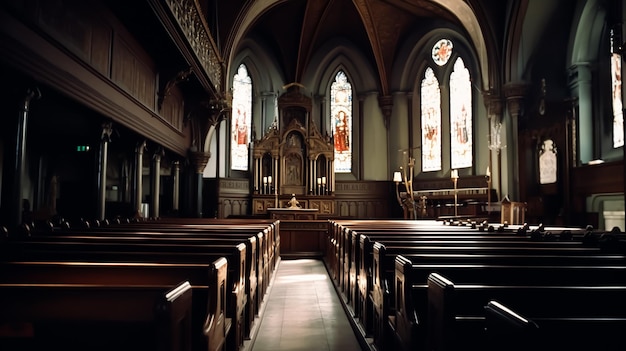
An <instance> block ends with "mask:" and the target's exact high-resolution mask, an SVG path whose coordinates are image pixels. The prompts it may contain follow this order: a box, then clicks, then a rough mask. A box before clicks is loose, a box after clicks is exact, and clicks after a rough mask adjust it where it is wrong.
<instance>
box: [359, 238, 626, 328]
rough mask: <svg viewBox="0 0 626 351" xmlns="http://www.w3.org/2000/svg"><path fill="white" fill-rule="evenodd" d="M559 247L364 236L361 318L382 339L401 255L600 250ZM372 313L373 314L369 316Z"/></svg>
mask: <svg viewBox="0 0 626 351" xmlns="http://www.w3.org/2000/svg"><path fill="white" fill-rule="evenodd" d="M559 244H560V243H558V242H531V241H526V240H524V238H520V241H511V242H498V241H490V240H489V238H486V239H485V240H479V241H467V242H458V241H457V242H453V241H450V242H449V243H432V245H431V242H430V241H420V242H418V241H396V242H393V241H392V242H390V243H388V245H383V244H381V243H380V242H374V243H372V242H371V241H370V238H369V237H368V236H361V251H360V253H359V255H360V257H359V260H360V261H359V266H358V267H359V279H358V281H357V285H358V291H359V294H358V299H357V300H358V301H359V304H360V306H361V314H360V315H361V318H362V320H363V321H364V322H365V323H367V324H365V326H366V328H370V329H369V330H372V331H373V333H374V337H375V338H376V339H380V338H381V335H382V334H381V333H382V332H383V329H384V325H385V323H386V322H385V321H386V317H385V313H386V312H385V311H388V308H390V306H391V305H392V304H393V290H394V285H393V283H391V284H390V282H392V281H393V270H394V268H393V258H394V257H395V256H396V255H398V254H407V255H410V254H412V253H433V252H434V253H439V254H448V253H457V254H469V253H472V254H482V253H485V254H488V253H491V254H503V255H507V254H517V255H527V256H534V255H538V254H540V253H544V254H550V255H566V254H572V253H575V254H577V255H581V254H582V255H588V254H591V253H596V254H597V253H598V252H599V251H598V250H599V249H597V248H591V247H583V246H582V245H580V244H579V243H564V244H566V245H559ZM570 244H572V245H570ZM412 245H418V246H412ZM455 245H457V246H455ZM504 245H507V246H504ZM568 245H569V246H568ZM561 246H565V247H561ZM370 252H371V254H370ZM618 262H619V261H618ZM425 266H428V264H425ZM355 267H356V265H355ZM370 312H371V313H373V315H370V314H368V313H370Z"/></svg>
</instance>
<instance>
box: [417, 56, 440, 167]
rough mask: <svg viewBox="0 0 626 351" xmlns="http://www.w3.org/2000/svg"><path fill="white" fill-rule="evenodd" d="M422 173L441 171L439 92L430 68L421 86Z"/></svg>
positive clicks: (437, 82)
mask: <svg viewBox="0 0 626 351" xmlns="http://www.w3.org/2000/svg"><path fill="white" fill-rule="evenodd" d="M421 87H422V89H421V92H420V93H421V101H422V107H421V110H422V172H430V171H440V170H441V90H440V89H439V81H438V80H437V77H435V72H434V71H433V69H432V68H430V67H428V68H426V72H425V73H424V79H423V80H422V85H421Z"/></svg>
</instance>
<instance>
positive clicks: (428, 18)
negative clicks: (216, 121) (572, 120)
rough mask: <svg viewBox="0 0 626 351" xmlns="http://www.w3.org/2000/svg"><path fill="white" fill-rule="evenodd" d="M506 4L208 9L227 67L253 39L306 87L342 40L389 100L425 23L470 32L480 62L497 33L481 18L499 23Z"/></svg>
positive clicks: (302, 1) (496, 0)
mask: <svg viewBox="0 0 626 351" xmlns="http://www.w3.org/2000/svg"><path fill="white" fill-rule="evenodd" d="M209 2H211V1H209ZM505 4H506V2H505V1H501V0H487V1H485V0H482V1H478V0H474V1H472V0H467V1H462V0H289V1H286V0H256V1H250V0H231V1H219V2H215V4H214V5H206V6H207V7H210V6H215V7H214V8H206V9H205V10H206V15H207V18H208V22H209V24H210V27H212V30H214V31H215V32H216V33H213V35H214V37H215V38H216V41H217V42H218V43H217V44H218V47H220V50H221V52H222V55H223V58H224V59H225V61H226V63H227V64H228V62H229V59H230V58H231V57H232V55H234V54H235V53H236V50H237V46H238V44H239V43H240V42H241V41H242V40H243V39H244V38H250V39H252V40H255V41H257V42H259V41H262V43H263V46H264V47H266V48H269V49H270V50H271V54H272V56H273V57H275V58H276V60H277V61H278V63H279V66H280V67H282V69H283V70H284V72H283V74H284V75H285V79H287V81H288V82H300V81H301V79H302V77H303V74H304V72H305V70H306V69H307V65H308V63H309V61H310V60H311V57H312V55H313V54H314V53H315V52H316V50H318V49H319V48H320V47H321V46H322V45H324V44H325V43H326V42H328V41H329V40H330V39H331V38H338V37H341V38H344V39H346V40H348V41H349V42H351V43H353V44H355V45H356V46H358V47H359V48H361V49H362V50H363V53H364V54H365V55H366V56H367V57H368V59H369V60H371V64H372V67H375V68H376V69H377V73H378V79H379V85H380V90H381V91H380V93H381V94H382V95H388V94H389V93H390V91H389V75H390V74H391V67H392V64H393V62H394V59H395V58H396V55H397V53H398V47H399V43H401V42H402V40H403V39H404V38H405V37H406V36H407V35H408V34H409V33H413V32H415V31H416V30H419V28H420V25H422V23H426V22H428V23H430V25H432V23H433V22H434V23H437V22H440V23H447V24H448V25H450V26H455V27H457V28H461V29H462V30H465V31H466V32H467V35H468V37H470V38H471V40H472V41H473V42H474V45H475V47H476V48H477V51H478V54H479V57H480V56H481V54H484V51H485V47H484V42H485V39H484V33H485V32H488V31H491V32H493V29H494V28H480V27H479V26H478V21H477V18H478V16H480V17H482V18H481V20H483V19H484V18H487V17H490V18H494V16H493V14H494V13H499V14H502V13H504V6H506V5H505ZM495 18H497V16H496V17H495ZM483 25H484V24H483ZM496 25H497V23H496ZM500 29H501V28H500ZM496 32H497V31H496ZM499 32H502V31H499ZM489 39H490V40H493V38H489ZM481 60H486V57H481Z"/></svg>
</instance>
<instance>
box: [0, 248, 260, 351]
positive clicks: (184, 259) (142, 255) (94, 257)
mask: <svg viewBox="0 0 626 351" xmlns="http://www.w3.org/2000/svg"><path fill="white" fill-rule="evenodd" d="M3 248H4V249H5V250H4V251H3V255H2V257H3V260H4V261H74V262H77V261H87V262H109V263H111V262H117V263H127V262H131V263H136V264H141V263H146V262H153V263H196V264H200V265H202V264H208V263H210V262H211V261H212V260H216V259H219V258H222V257H224V258H225V259H227V261H228V262H229V265H228V266H227V268H228V275H227V278H226V279H227V280H226V285H225V288H226V289H227V291H228V293H227V295H226V306H227V310H226V314H227V316H228V317H229V318H231V319H232V321H233V332H232V333H229V337H230V338H232V341H231V344H236V345H241V344H243V340H244V339H245V338H246V337H248V332H249V330H248V329H249V326H251V325H252V323H253V321H254V320H253V319H252V320H250V318H254V316H252V313H250V310H247V309H246V307H247V306H248V302H249V299H251V298H253V297H252V296H251V294H250V290H249V286H248V285H247V281H248V279H246V276H245V267H246V245H245V244H244V243H239V244H236V243H230V244H222V245H218V244H215V245H199V244H193V243H185V242H184V241H182V242H181V241H179V240H169V241H167V240H165V241H163V242H159V243H153V242H150V241H148V242H143V243H142V242H126V241H124V240H119V241H111V242H106V243H105V242H102V241H100V240H96V239H94V240H87V239H86V238H83V239H81V240H76V239H75V238H72V237H69V236H68V237H54V239H52V238H28V239H26V240H13V241H10V242H4V243H3ZM181 279H182V278H181ZM254 304H255V305H256V302H255V303H254Z"/></svg>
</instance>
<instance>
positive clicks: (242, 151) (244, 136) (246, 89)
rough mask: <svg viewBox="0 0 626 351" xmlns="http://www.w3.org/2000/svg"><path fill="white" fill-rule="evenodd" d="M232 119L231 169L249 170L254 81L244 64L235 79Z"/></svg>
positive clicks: (240, 66)
mask: <svg viewBox="0 0 626 351" xmlns="http://www.w3.org/2000/svg"><path fill="white" fill-rule="evenodd" d="M232 114H233V115H232V118H231V130H232V143H231V148H230V150H231V169H233V170H236V171H247V170H248V143H249V141H250V128H249V126H250V125H251V123H252V79H251V78H250V75H249V74H248V69H247V68H246V66H245V65H244V64H241V65H239V69H237V73H236V74H235V76H234V78H233V112H232Z"/></svg>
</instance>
